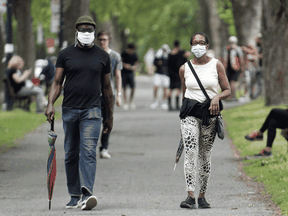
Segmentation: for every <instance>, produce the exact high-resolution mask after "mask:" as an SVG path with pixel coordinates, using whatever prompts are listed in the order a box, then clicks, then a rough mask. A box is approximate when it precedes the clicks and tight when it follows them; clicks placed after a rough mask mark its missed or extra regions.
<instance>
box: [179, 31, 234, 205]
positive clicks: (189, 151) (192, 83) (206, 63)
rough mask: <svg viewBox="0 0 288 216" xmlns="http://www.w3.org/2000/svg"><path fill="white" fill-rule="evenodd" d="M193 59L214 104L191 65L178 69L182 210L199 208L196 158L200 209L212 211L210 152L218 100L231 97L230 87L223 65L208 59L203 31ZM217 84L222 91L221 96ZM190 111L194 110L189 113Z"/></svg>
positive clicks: (196, 40)
mask: <svg viewBox="0 0 288 216" xmlns="http://www.w3.org/2000/svg"><path fill="white" fill-rule="evenodd" d="M190 44H191V51H192V53H193V54H194V58H193V59H192V60H190V62H191V64H192V66H193V67H194V70H195V73H196V74H197V75H198V77H199V79H200V81H201V83H202V85H203V87H204V89H205V90H206V92H207V94H208V96H209V98H210V99H211V101H209V100H207V98H206V97H205V95H204V93H203V92H202V90H201V88H200V87H199V85H198V82H197V80H196V78H195V76H194V75H193V73H192V71H191V69H190V67H189V65H188V63H185V64H184V65H182V66H181V67H180V69H179V76H180V79H181V84H182V89H183V103H182V107H181V111H180V115H179V116H180V119H181V135H182V139H183V143H184V151H185V158H184V174H185V179H186V190H187V192H188V197H187V198H186V200H184V201H182V202H181V204H180V207H181V208H192V209H194V208H196V200H195V197H194V191H195V185H196V176H197V158H198V160H199V163H200V164H199V173H198V176H199V184H200V193H199V196H198V208H210V207H211V206H210V204H209V203H208V202H207V201H206V197H205V194H206V191H207V189H208V180H209V177H210V173H211V153H212V148H213V143H214V140H215V136H216V120H217V115H219V112H220V106H219V101H220V100H224V99H226V98H227V97H229V96H230V94H231V91H230V86H229V82H228V79H227V76H226V72H225V68H224V66H223V65H222V63H221V62H220V61H219V60H217V59H215V58H211V57H208V56H207V54H206V53H207V50H208V49H209V39H208V37H207V36H206V35H205V34H204V33H203V32H197V33H195V34H194V35H193V36H192V37H191V40H190ZM218 85H220V87H221V90H222V92H221V93H218ZM190 110H191V111H190Z"/></svg>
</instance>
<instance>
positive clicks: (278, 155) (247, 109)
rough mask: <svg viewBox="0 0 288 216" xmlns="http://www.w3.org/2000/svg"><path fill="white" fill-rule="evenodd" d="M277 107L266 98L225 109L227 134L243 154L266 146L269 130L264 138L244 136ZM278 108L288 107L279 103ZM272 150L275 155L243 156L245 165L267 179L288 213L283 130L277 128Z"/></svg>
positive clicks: (267, 186)
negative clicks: (266, 102)
mask: <svg viewBox="0 0 288 216" xmlns="http://www.w3.org/2000/svg"><path fill="white" fill-rule="evenodd" d="M275 107H276V106H275ZM275 107H266V106H264V100H263V99H259V100H256V101H253V102H252V103H249V104H246V105H244V106H240V107H236V108H232V109H229V110H224V111H222V114H223V118H224V120H225V122H226V129H227V131H228V136H229V137H230V138H231V139H232V140H233V143H234V145H235V146H236V147H237V150H239V151H240V152H241V156H247V155H253V154H255V153H259V152H260V150H261V149H263V148H265V146H266V140H267V135H266V134H267V132H265V133H264V141H258V142H249V141H247V140H245V139H244V136H245V135H246V134H249V133H251V132H252V131H253V130H259V129H260V127H261V125H262V124H263V122H264V120H265V119H266V117H267V115H268V114H269V112H270V110H271V109H272V108H275ZM277 108H283V109H286V108H287V107H285V106H277ZM272 152H273V156H274V157H273V158H269V159H255V160H244V164H245V165H246V166H244V168H243V169H244V171H245V172H246V173H247V175H248V176H250V177H251V178H254V179H255V180H256V181H259V182H263V183H264V185H265V189H266V191H267V192H268V193H269V195H271V196H272V199H273V201H274V202H275V203H276V204H277V205H278V206H279V207H280V208H281V210H282V214H283V215H288V201H287V196H288V186H287V182H288V178H287V171H288V154H287V141H286V140H285V138H284V137H282V136H281V135H280V130H277V135H276V138H275V141H274V143H273V148H272Z"/></svg>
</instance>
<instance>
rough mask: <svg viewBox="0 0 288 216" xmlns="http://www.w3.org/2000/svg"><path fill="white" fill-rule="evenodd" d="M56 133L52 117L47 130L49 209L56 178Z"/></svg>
mask: <svg viewBox="0 0 288 216" xmlns="http://www.w3.org/2000/svg"><path fill="white" fill-rule="evenodd" d="M56 138H57V135H56V133H55V131H54V119H53V120H52V123H51V129H50V131H48V143H49V151H48V161H47V187H48V201H49V210H50V209H51V199H52V194H53V189H54V184H55V179H56V149H55V141H56Z"/></svg>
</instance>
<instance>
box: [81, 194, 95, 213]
mask: <svg viewBox="0 0 288 216" xmlns="http://www.w3.org/2000/svg"><path fill="white" fill-rule="evenodd" d="M95 206H97V198H96V197H95V196H84V195H83V198H82V207H81V209H82V210H91V209H93V208H94V207H95Z"/></svg>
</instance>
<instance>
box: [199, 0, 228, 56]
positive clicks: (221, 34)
mask: <svg viewBox="0 0 288 216" xmlns="http://www.w3.org/2000/svg"><path fill="white" fill-rule="evenodd" d="M202 7H204V11H206V13H204V15H203V17H204V24H205V25H204V26H206V31H207V35H208V37H209V38H210V42H209V43H210V49H213V50H214V52H215V57H216V58H220V57H221V54H222V48H223V47H224V46H225V45H226V42H227V40H226V39H227V38H228V25H227V24H225V23H224V22H223V21H222V20H221V19H220V18H219V15H218V12H217V0H205V1H203V2H202Z"/></svg>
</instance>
